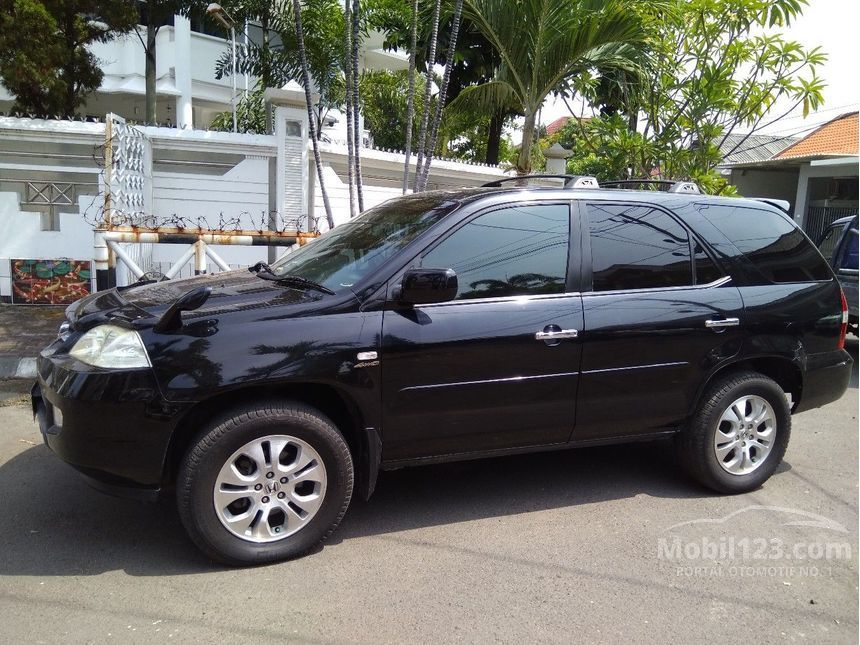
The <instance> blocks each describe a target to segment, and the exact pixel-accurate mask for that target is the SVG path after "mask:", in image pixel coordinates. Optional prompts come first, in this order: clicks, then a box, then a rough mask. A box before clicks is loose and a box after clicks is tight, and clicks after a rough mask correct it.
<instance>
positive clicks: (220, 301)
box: [66, 269, 324, 329]
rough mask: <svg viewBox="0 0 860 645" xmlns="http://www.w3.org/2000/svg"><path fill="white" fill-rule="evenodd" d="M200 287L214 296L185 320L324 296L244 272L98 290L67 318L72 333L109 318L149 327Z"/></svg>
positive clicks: (304, 301)
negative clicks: (209, 289)
mask: <svg viewBox="0 0 860 645" xmlns="http://www.w3.org/2000/svg"><path fill="white" fill-rule="evenodd" d="M203 286H206V287H210V288H211V289H212V294H211V295H210V296H209V299H208V300H207V301H206V302H205V303H204V304H203V306H201V307H200V308H198V309H195V310H194V311H187V312H185V313H184V314H183V318H184V319H187V320H191V319H195V318H201V317H211V316H216V315H220V314H225V313H229V312H235V311H242V310H248V309H261V308H265V307H275V306H277V307H282V306H285V305H298V304H301V303H312V302H315V301H317V300H320V299H321V298H322V297H324V295H323V294H322V293H319V292H317V291H312V290H303V289H296V288H292V287H288V286H285V285H283V284H279V283H277V282H272V281H269V280H264V279H262V278H259V277H257V275H256V274H254V273H251V272H249V271H248V270H247V269H239V270H237V271H227V272H224V273H216V274H208V275H201V276H196V277H193V278H185V279H182V280H165V281H162V282H154V283H150V284H141V285H132V286H129V287H120V288H118V289H108V290H106V291H100V292H98V293H94V294H92V295H90V296H87V297H86V298H82V299H81V300H78V301H77V302H76V303H74V304H72V305H70V306H69V307H68V309H66V317H67V318H68V319H69V321H70V322H71V324H72V325H73V326H74V327H75V328H76V329H87V328H89V327H91V326H93V325H94V324H99V323H102V322H105V321H106V320H107V319H119V320H123V321H125V322H128V323H130V324H132V325H134V326H135V327H148V326H151V325H154V324H155V323H156V322H157V321H158V319H159V318H161V316H162V315H163V314H164V312H165V311H167V309H168V308H169V307H170V305H172V304H173V303H174V302H176V300H177V299H178V298H179V297H180V296H183V295H185V294H186V293H188V292H189V291H191V290H192V289H195V288H197V287H203Z"/></svg>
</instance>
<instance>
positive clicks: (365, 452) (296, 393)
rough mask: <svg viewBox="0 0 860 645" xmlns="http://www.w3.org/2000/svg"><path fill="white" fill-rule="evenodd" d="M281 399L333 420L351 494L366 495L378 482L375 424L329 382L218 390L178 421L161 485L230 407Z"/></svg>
mask: <svg viewBox="0 0 860 645" xmlns="http://www.w3.org/2000/svg"><path fill="white" fill-rule="evenodd" d="M265 400H269V401H271V400H283V401H295V402H298V403H303V404H305V405H309V406H311V407H313V408H315V409H317V410H319V411H320V412H322V413H323V414H325V415H326V416H327V417H329V418H330V419H331V421H332V422H333V423H334V424H335V426H337V428H338V430H340V432H341V434H343V437H344V439H345V440H346V443H347V445H348V446H349V450H350V453H351V454H352V459H353V463H354V466H355V477H356V487H355V492H356V494H358V495H359V496H361V497H362V498H364V499H367V498H369V497H370V495H371V494H372V493H373V489H374V487H375V485H376V477H377V474H378V472H379V462H380V460H381V440H380V438H379V434H378V432H377V430H376V429H375V428H372V427H368V426H367V423H366V420H365V417H364V415H363V414H362V412H361V409H360V407H359V406H358V404H357V403H356V402H355V400H353V398H352V397H351V396H349V394H348V393H346V392H345V391H344V390H342V389H341V388H337V387H334V386H332V385H330V384H327V383H313V382H311V383H280V384H273V385H259V384H257V385H249V386H247V387H242V388H238V389H235V390H230V391H228V392H221V393H219V394H216V395H213V396H210V397H208V398H206V399H204V400H202V401H199V402H198V403H196V404H195V405H194V406H192V407H191V409H190V410H188V411H187V412H186V413H185V414H184V415H183V417H182V419H181V420H180V421H179V423H178V424H177V426H176V429H175V430H174V431H173V433H172V434H171V437H170V443H169V444H168V448H167V453H166V455H165V459H164V466H163V470H162V488H167V487H171V486H172V485H173V484H174V482H175V480H176V474H177V471H178V469H179V465H180V462H181V461H182V457H183V455H184V454H185V452H186V451H187V450H188V447H189V445H190V444H191V442H192V441H193V439H194V437H195V436H196V435H197V433H198V432H199V430H200V429H201V428H202V427H205V426H207V425H209V424H212V423H213V422H214V421H216V420H217V419H219V418H223V417H227V416H229V415H230V413H231V412H232V411H233V410H236V409H237V408H239V407H241V406H243V405H248V404H250V403H253V402H257V401H265Z"/></svg>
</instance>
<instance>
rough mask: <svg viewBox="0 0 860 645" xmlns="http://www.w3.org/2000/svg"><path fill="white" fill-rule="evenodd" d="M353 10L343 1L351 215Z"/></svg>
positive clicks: (351, 208) (353, 212)
mask: <svg viewBox="0 0 860 645" xmlns="http://www.w3.org/2000/svg"><path fill="white" fill-rule="evenodd" d="M351 16H352V10H351V9H350V4H349V1H348V0H347V2H344V3H343V22H344V30H343V43H344V48H343V49H344V63H343V77H344V87H345V89H346V92H345V93H344V97H345V101H344V111H345V112H346V150H347V158H346V159H347V161H346V168H347V176H348V180H349V216H350V218H352V217H355V216H356V213H357V211H356V208H355V207H356V198H355V148H354V144H355V140H354V138H353V135H352V131H353V123H352V116H353V111H352V71H351V70H352V18H351Z"/></svg>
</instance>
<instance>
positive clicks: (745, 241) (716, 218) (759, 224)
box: [699, 204, 830, 282]
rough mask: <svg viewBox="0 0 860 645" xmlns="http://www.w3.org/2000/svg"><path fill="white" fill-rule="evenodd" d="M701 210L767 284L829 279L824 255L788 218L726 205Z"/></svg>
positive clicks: (710, 205) (702, 206) (713, 205)
mask: <svg viewBox="0 0 860 645" xmlns="http://www.w3.org/2000/svg"><path fill="white" fill-rule="evenodd" d="M699 211H700V212H701V213H702V214H703V215H704V216H705V217H706V218H707V219H708V220H709V221H710V222H711V223H712V224H713V225H714V226H715V227H716V228H718V229H719V230H720V231H721V232H722V233H723V234H724V235H725V236H726V237H727V238H728V239H729V240H730V241H731V242H732V243H733V244H734V245H735V246H736V247H737V248H738V250H740V251H741V253H743V254H744V255H745V256H746V257H747V258H748V259H749V260H750V261H751V262H752V263H753V264H754V265H755V267H756V268H757V269H758V270H759V271H760V272H761V274H762V277H763V279H764V280H763V281H764V282H810V281H813V280H827V279H829V278H830V270H829V268H828V266H827V263H826V262H825V261H824V259H823V258H822V257H821V254H820V253H818V250H817V249H816V248H815V247H814V246H813V245H812V244H810V243H809V241H808V240H807V239H806V237H805V236H804V235H803V233H801V232H800V229H798V228H797V227H796V226H795V225H794V223H793V222H791V221H790V220H788V218H786V217H785V216H783V215H781V214H779V213H777V212H775V211H771V210H764V209H759V208H746V207H740V206H728V205H723V204H700V205H699Z"/></svg>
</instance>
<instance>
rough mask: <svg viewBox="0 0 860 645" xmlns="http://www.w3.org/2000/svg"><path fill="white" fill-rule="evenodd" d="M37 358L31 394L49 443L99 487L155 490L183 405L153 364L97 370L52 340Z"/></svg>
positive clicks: (137, 493) (143, 495)
mask: <svg viewBox="0 0 860 645" xmlns="http://www.w3.org/2000/svg"><path fill="white" fill-rule="evenodd" d="M37 366H38V380H37V381H36V383H35V384H34V385H33V389H32V392H31V401H32V406H33V414H34V416H35V418H36V419H37V421H38V423H39V430H40V431H41V433H42V437H43V439H44V441H45V444H46V445H47V446H48V447H49V448H50V449H51V450H52V451H53V452H54V453H55V454H56V455H57V456H58V457H59V458H60V459H62V460H63V461H65V462H66V463H68V464H70V465H71V466H73V467H74V468H76V469H77V470H79V471H80V472H81V473H82V474H83V475H84V476H85V477H86V479H87V480H88V481H89V482H90V483H91V484H93V485H94V486H95V487H96V488H98V489H99V490H102V491H104V492H108V493H112V494H117V495H121V496H124V497H134V498H140V499H154V498H156V497H157V496H158V494H159V491H160V489H161V487H162V485H163V474H164V465H165V459H166V457H167V451H168V447H169V444H170V439H171V436H172V434H173V431H174V430H175V428H176V425H177V422H178V419H179V417H180V414H181V412H182V409H181V408H180V407H177V405H176V404H170V403H167V402H165V401H164V400H163V398H162V397H161V394H160V392H159V390H158V387H157V384H156V382H155V378H154V376H153V374H152V371H151V370H150V369H142V370H99V369H97V368H92V367H90V366H88V365H84V364H82V363H80V362H78V361H76V360H75V359H73V358H71V357H69V356H68V355H53V354H52V353H51V350H50V348H49V349H48V350H45V351H44V352H43V353H42V355H41V356H40V357H39V359H38V362H37Z"/></svg>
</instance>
